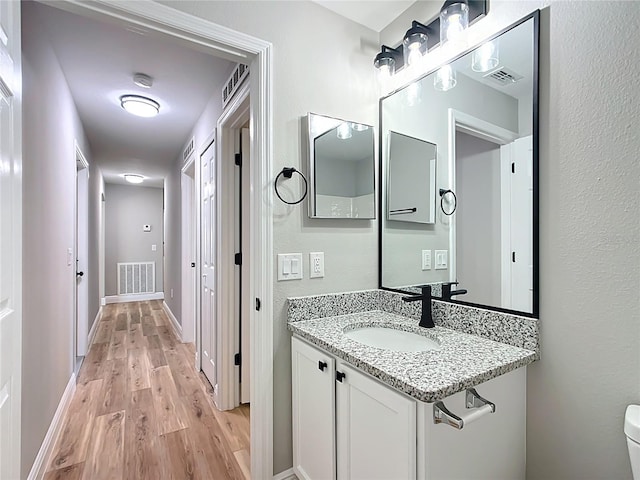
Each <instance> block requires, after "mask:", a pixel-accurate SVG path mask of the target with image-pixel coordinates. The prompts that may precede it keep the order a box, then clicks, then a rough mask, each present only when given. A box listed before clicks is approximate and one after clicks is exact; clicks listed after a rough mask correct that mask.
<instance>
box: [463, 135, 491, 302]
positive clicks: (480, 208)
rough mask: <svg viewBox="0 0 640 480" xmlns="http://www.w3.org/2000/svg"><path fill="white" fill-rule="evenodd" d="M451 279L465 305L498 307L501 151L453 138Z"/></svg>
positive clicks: (471, 139)
mask: <svg viewBox="0 0 640 480" xmlns="http://www.w3.org/2000/svg"><path fill="white" fill-rule="evenodd" d="M456 195H457V197H458V207H457V210H456V227H457V228H456V273H457V275H458V278H457V279H458V281H459V282H460V286H459V288H466V289H467V290H468V293H467V294H466V295H464V296H460V297H458V298H459V299H460V300H464V301H465V302H474V303H481V304H483V305H502V284H501V278H502V277H501V271H500V265H501V263H500V258H501V257H500V252H501V248H500V247H501V243H502V237H501V230H500V226H501V223H502V218H501V207H500V198H501V186H500V146H499V145H496V144H495V143H491V142H487V141H486V140H481V139H479V138H476V137H472V136H471V135H467V134H464V133H462V132H457V133H456Z"/></svg>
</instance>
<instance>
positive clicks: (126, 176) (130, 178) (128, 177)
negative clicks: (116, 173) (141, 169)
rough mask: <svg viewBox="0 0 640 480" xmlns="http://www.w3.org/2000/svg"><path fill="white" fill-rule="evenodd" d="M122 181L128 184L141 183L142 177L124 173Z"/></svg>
mask: <svg viewBox="0 0 640 480" xmlns="http://www.w3.org/2000/svg"><path fill="white" fill-rule="evenodd" d="M123 176H124V179H125V180H126V181H127V182H129V183H142V182H143V180H144V177H143V176H142V175H138V174H136V173H125V174H124V175H123Z"/></svg>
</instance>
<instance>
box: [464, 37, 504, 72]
mask: <svg viewBox="0 0 640 480" xmlns="http://www.w3.org/2000/svg"><path fill="white" fill-rule="evenodd" d="M498 53H499V52H498V39H495V40H493V41H491V42H486V43H484V44H482V45H480V46H479V47H478V48H476V49H475V50H474V51H473V55H472V56H471V69H472V70H473V71H474V72H488V71H489V70H493V69H494V68H496V67H497V66H498V63H499V62H500V59H499V55H498Z"/></svg>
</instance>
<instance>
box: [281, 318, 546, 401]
mask: <svg viewBox="0 0 640 480" xmlns="http://www.w3.org/2000/svg"><path fill="white" fill-rule="evenodd" d="M296 320H297V321H296ZM296 320H293V321H292V320H291V319H290V321H289V323H288V328H289V330H291V331H292V332H293V333H294V334H296V335H298V336H300V337H302V338H304V339H306V340H307V341H309V342H310V343H312V344H314V345H317V346H319V347H320V348H323V349H324V350H327V351H328V352H330V353H332V354H333V355H335V356H336V357H338V358H341V359H343V360H345V361H347V362H349V363H350V364H352V365H354V366H355V367H358V368H360V369H361V370H363V371H365V372H367V373H369V374H370V375H372V376H374V377H375V378H378V379H379V380H381V381H382V382H384V383H386V384H387V385H390V386H392V387H394V388H396V389H398V390H400V391H402V392H404V393H406V394H408V395H410V396H412V397H414V398H416V399H418V400H421V401H424V402H435V401H437V400H440V399H442V398H444V397H447V396H449V395H452V394H454V393H457V392H459V391H462V390H464V389H465V388H470V387H473V386H475V385H478V384H480V383H483V382H486V381H487V380H490V379H492V378H495V377H497V376H499V375H502V374H504V373H507V372H509V371H511V370H515V369H516V368H519V367H523V366H525V365H528V364H529V363H531V362H533V361H534V360H536V359H537V358H538V354H537V353H536V352H535V351H533V350H527V349H524V348H519V347H516V346H512V345H507V344H504V343H499V342H495V341H492V340H488V339H486V338H482V337H480V336H477V335H470V334H467V333H462V332H458V331H455V330H451V329H448V328H444V327H438V326H436V327H435V328H433V329H424V328H422V327H419V326H418V320H416V319H412V318H408V317H404V316H400V315H397V314H394V313H389V312H383V311H380V310H374V311H365V312H358V313H350V314H346V315H338V316H332V317H325V318H316V319H312V320H299V319H296ZM368 325H373V326H385V327H392V328H396V329H399V330H405V331H409V332H413V333H418V334H420V335H424V336H427V337H429V338H432V339H435V340H437V341H438V342H439V343H440V348H438V349H436V350H429V351H425V352H397V351H392V350H384V349H380V348H374V347H369V346H367V345H364V344H362V343H359V342H356V341H354V340H351V339H349V338H348V337H346V336H345V335H344V333H345V331H349V330H353V329H355V328H358V327H362V326H368Z"/></svg>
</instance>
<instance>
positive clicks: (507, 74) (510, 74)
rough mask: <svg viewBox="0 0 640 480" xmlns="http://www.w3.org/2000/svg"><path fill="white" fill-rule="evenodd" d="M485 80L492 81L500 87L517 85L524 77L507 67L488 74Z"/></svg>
mask: <svg viewBox="0 0 640 480" xmlns="http://www.w3.org/2000/svg"><path fill="white" fill-rule="evenodd" d="M484 78H486V79H488V80H491V81H492V82H495V83H497V84H499V85H502V86H505V85H511V84H512V83H516V82H517V81H518V80H522V79H523V78H524V77H523V76H522V75H520V74H519V73H516V72H514V71H513V70H510V69H508V68H506V67H500V68H498V69H497V70H494V71H493V72H491V73H488V74H486V75H485V76H484Z"/></svg>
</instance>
